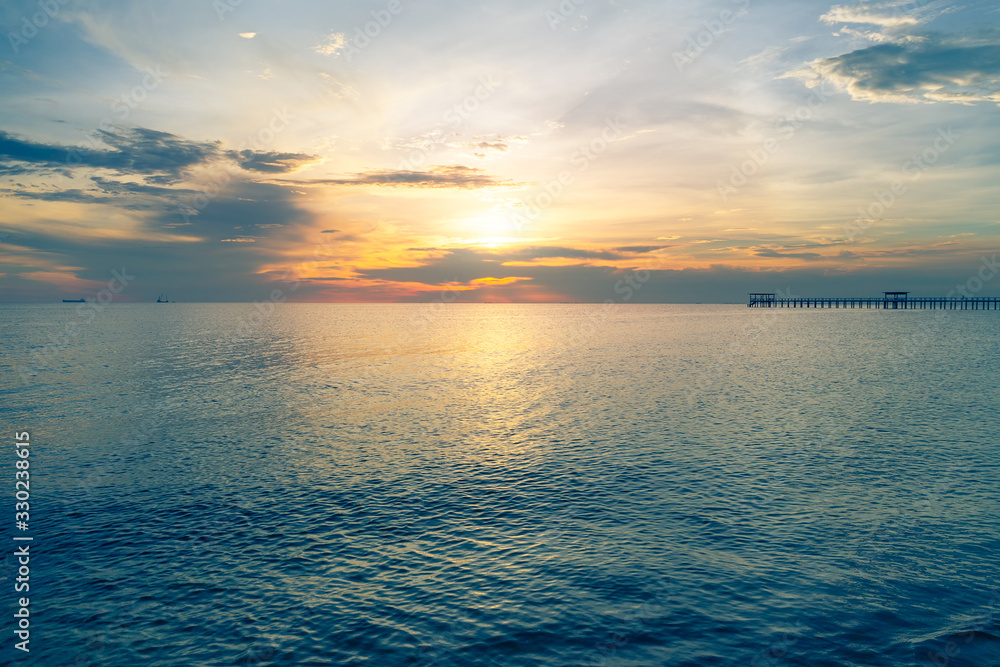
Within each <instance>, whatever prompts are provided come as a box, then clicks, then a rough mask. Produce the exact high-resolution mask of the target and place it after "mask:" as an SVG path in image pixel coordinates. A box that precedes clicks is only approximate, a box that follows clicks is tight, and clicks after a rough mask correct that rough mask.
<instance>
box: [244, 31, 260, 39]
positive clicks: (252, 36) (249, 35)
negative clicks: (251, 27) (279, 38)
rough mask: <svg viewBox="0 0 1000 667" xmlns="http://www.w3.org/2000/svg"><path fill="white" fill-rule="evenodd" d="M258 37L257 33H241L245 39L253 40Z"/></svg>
mask: <svg viewBox="0 0 1000 667" xmlns="http://www.w3.org/2000/svg"><path fill="white" fill-rule="evenodd" d="M256 36H257V33H255V32H241V33H240V37H242V38H243V39H253V38H254V37H256Z"/></svg>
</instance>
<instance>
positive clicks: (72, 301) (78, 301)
mask: <svg viewBox="0 0 1000 667" xmlns="http://www.w3.org/2000/svg"><path fill="white" fill-rule="evenodd" d="M63 303H87V300H86V299H63Z"/></svg>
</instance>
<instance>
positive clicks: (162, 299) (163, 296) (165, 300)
mask: <svg viewBox="0 0 1000 667" xmlns="http://www.w3.org/2000/svg"><path fill="white" fill-rule="evenodd" d="M156 303H170V300H169V299H168V298H167V293H166V292H164V293H163V294H161V295H160V296H159V298H158V299H157V300H156Z"/></svg>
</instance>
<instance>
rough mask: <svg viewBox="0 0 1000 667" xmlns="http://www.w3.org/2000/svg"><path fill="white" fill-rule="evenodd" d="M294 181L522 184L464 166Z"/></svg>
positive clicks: (451, 185) (396, 184) (400, 184)
mask: <svg viewBox="0 0 1000 667" xmlns="http://www.w3.org/2000/svg"><path fill="white" fill-rule="evenodd" d="M296 182H298V183H303V184H305V185H382V186H394V187H409V188H490V187H499V186H503V187H512V186H516V185H521V184H519V183H512V182H510V181H501V180H497V179H496V178H495V177H493V176H491V175H489V174H487V173H486V172H484V171H483V170H482V169H476V168H474V167H466V166H463V165H448V166H440V167H432V168H430V169H429V170H427V171H407V170H381V171H367V172H362V173H359V174H355V175H354V177H353V178H327V179H316V180H311V181H296Z"/></svg>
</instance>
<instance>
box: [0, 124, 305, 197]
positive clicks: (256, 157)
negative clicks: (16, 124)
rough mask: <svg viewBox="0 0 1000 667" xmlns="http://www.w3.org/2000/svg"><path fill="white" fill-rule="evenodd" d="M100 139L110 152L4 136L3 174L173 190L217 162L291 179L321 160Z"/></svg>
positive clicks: (208, 145)
mask: <svg viewBox="0 0 1000 667" xmlns="http://www.w3.org/2000/svg"><path fill="white" fill-rule="evenodd" d="M96 137H97V139H99V140H100V141H101V142H102V143H104V144H106V145H107V146H110V149H109V150H105V149H97V148H93V147H90V148H86V147H81V146H63V145H56V144H45V143H40V142H35V141H30V140H27V139H22V138H20V137H17V136H15V135H13V134H10V133H8V132H4V131H0V170H2V171H3V172H4V173H8V174H18V173H26V172H28V171H34V172H38V171H43V172H44V171H52V170H67V169H74V168H78V167H90V168H95V169H109V170H112V171H115V172H118V173H119V174H123V175H141V176H143V177H144V178H145V179H146V181H148V182H150V183H155V184H161V185H169V184H172V183H176V182H177V181H179V180H181V179H182V178H183V177H184V175H185V174H186V172H187V171H188V170H189V169H191V168H192V167H194V166H197V165H201V164H205V163H208V162H213V161H217V160H231V161H233V162H236V164H237V165H238V166H240V167H241V168H243V169H245V170H247V171H256V172H264V173H287V172H290V171H293V170H294V169H297V168H298V167H300V166H302V165H303V164H307V163H309V162H312V161H313V160H315V159H316V158H315V156H312V155H307V154H304V153H275V152H266V151H250V150H244V151H225V150H223V149H222V144H221V142H218V141H191V140H188V139H183V138H181V137H178V136H176V135H173V134H170V133H167V132H160V131H157V130H150V129H148V128H141V127H137V128H115V129H114V130H113V131H112V130H99V131H98V132H97V134H96Z"/></svg>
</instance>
